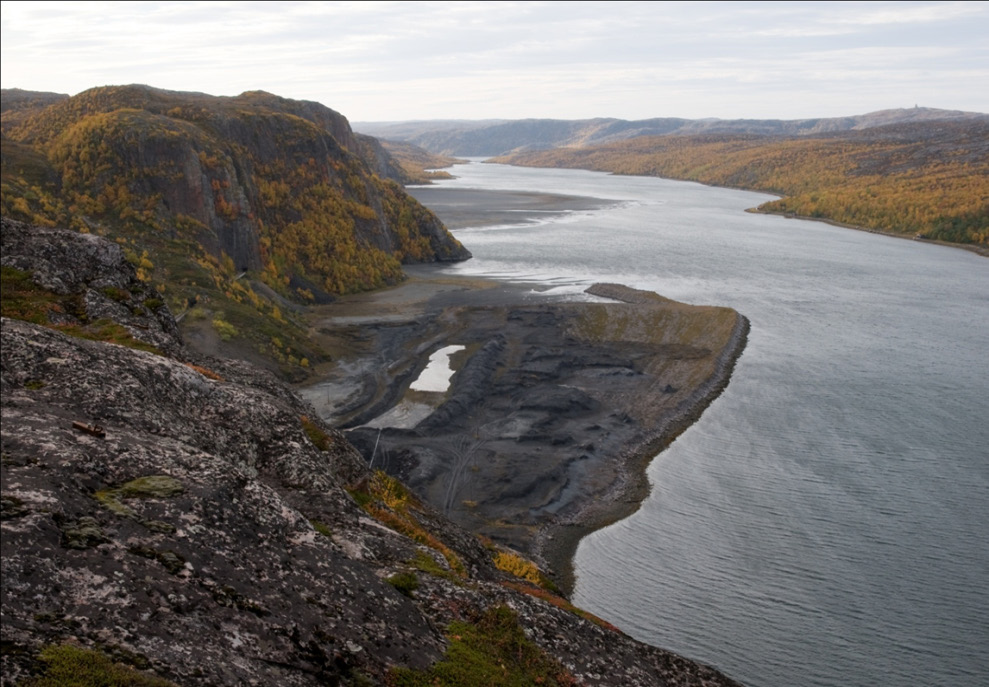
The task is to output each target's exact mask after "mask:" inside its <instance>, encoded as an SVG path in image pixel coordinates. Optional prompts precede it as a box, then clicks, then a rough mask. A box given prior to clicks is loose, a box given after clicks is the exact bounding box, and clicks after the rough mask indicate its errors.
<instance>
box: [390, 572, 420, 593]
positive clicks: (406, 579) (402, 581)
mask: <svg viewBox="0 0 989 687" xmlns="http://www.w3.org/2000/svg"><path fill="white" fill-rule="evenodd" d="M385 581H386V582H387V583H388V584H390V585H391V586H392V587H394V588H395V589H397V590H398V591H399V592H401V593H402V594H404V595H405V596H407V597H409V598H412V592H414V591H415V590H416V589H418V588H419V578H418V577H416V574H415V573H414V572H401V573H396V574H394V575H392V576H391V577H389V578H387V579H386V580H385Z"/></svg>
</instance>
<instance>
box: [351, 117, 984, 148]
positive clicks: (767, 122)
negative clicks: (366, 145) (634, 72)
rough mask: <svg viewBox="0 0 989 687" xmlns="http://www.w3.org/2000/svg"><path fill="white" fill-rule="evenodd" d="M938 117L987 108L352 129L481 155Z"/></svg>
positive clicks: (811, 131) (806, 131) (798, 132)
mask: <svg viewBox="0 0 989 687" xmlns="http://www.w3.org/2000/svg"><path fill="white" fill-rule="evenodd" d="M936 120H985V121H989V114H982V113H978V112H962V111H959V110H940V109H936V108H930V107H914V108H903V109H891V110H880V111H877V112H870V113H868V114H862V115H853V116H849V117H822V118H813V119H793V120H784V119H683V118H679V117H658V118H653V119H640V120H631V121H630V120H624V119H613V118H596V119H577V120H563V119H518V120H484V121H465V120H436V121H414V122H356V123H354V129H355V130H356V131H360V132H361V133H365V134H368V135H371V136H375V137H377V138H383V139H387V140H395V141H403V142H408V143H413V144H415V145H417V146H420V147H422V148H425V149H426V150H428V151H430V152H433V153H439V154H443V155H464V156H469V157H474V156H477V157H481V156H492V155H504V154H507V153H510V152H523V151H528V150H546V149H550V148H580V147H586V146H593V145H600V144H603V143H612V142H615V141H622V140H626V139H629V138H637V137H640V136H668V135H673V136H688V135H697V134H758V135H763V136H804V135H820V134H826V133H830V132H836V131H851V130H857V129H868V128H872V127H877V126H885V125H888V124H899V123H906V122H925V121H936Z"/></svg>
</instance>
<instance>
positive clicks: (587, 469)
mask: <svg viewBox="0 0 989 687" xmlns="http://www.w3.org/2000/svg"><path fill="white" fill-rule="evenodd" d="M591 292H592V293H593V295H595V296H597V297H598V298H599V299H600V301H601V302H564V301H562V300H560V299H559V298H558V297H557V298H552V297H549V296H545V295H541V294H539V293H538V292H537V291H535V290H534V289H533V287H532V285H518V284H514V285H513V284H506V283H502V282H493V281H482V280H458V279H455V278H452V277H450V276H448V274H447V273H445V272H444V271H443V270H441V269H440V270H437V269H436V268H428V267H420V268H417V269H415V270H412V278H411V279H410V281H409V282H407V283H406V284H404V285H402V286H400V287H397V288H395V289H392V290H390V291H385V292H379V293H376V294H365V295H362V296H358V297H353V298H350V299H341V301H339V302H337V303H334V304H332V305H328V306H325V307H324V308H322V309H321V310H320V311H319V313H318V316H317V317H316V319H315V330H316V331H317V332H318V335H319V336H320V337H321V338H322V339H323V341H324V343H325V344H326V345H328V346H330V347H332V348H334V349H335V350H337V351H339V352H340V353H341V355H340V358H339V359H338V361H337V364H336V365H335V366H333V367H332V368H331V369H329V370H327V371H326V376H325V377H324V378H323V380H322V381H321V382H320V383H318V384H315V385H311V386H309V387H307V388H305V389H302V390H301V391H302V393H303V395H304V396H305V397H306V398H307V400H309V401H310V402H311V403H313V404H314V405H315V406H316V407H317V409H318V410H319V411H320V413H321V415H322V416H323V417H324V419H326V420H328V421H330V422H331V423H333V424H335V425H336V426H338V427H340V428H343V429H347V430H349V431H348V432H347V435H348V438H349V439H350V441H351V442H352V443H354V445H356V446H357V447H358V448H359V449H360V450H361V451H362V452H363V453H364V455H365V458H367V459H368V460H369V461H371V462H372V463H373V467H381V468H383V469H385V470H386V471H387V472H389V473H390V474H393V475H395V476H397V477H399V478H401V479H402V480H403V481H405V482H406V483H407V484H409V485H410V486H411V487H412V488H413V489H414V490H415V491H416V492H417V493H418V494H419V495H420V496H421V497H423V498H424V499H426V500H427V501H429V502H430V503H431V504H433V505H434V506H435V507H437V508H439V509H440V510H442V511H443V512H444V513H445V514H446V515H447V516H449V517H450V518H451V519H453V520H454V521H455V522H457V523H459V524H461V525H463V526H464V527H466V528H468V529H470V530H473V531H475V532H478V533H480V534H483V535H485V536H488V537H490V538H491V539H494V540H495V541H498V542H500V543H503V544H507V545H509V546H512V547H514V548H516V549H518V550H521V551H523V552H526V553H527V554H529V555H532V556H534V557H536V558H537V559H540V560H541V562H543V563H544V564H547V565H548V566H549V567H550V569H551V570H553V572H554V574H555V576H556V579H557V582H558V584H560V585H561V586H562V587H564V588H565V589H569V588H570V587H571V586H572V582H573V580H572V571H571V567H570V566H571V562H570V561H571V559H572V556H573V552H574V550H575V548H576V545H577V542H578V541H579V540H580V538H581V537H582V536H583V535H584V534H586V533H588V532H590V531H592V530H593V529H596V528H598V527H601V526H603V525H605V524H608V523H610V522H613V521H615V520H616V519H619V518H621V517H625V516H626V515H628V514H629V513H631V512H633V511H634V510H635V509H636V508H637V507H638V504H639V503H640V502H641V501H642V499H643V498H644V497H645V495H646V494H647V492H648V483H647V481H646V479H645V474H644V470H645V466H646V465H647V464H648V462H649V460H650V459H651V458H652V457H653V456H654V455H655V454H656V453H657V452H658V451H659V450H661V449H662V448H663V447H664V446H665V445H666V444H668V443H669V442H670V441H672V439H673V438H674V437H675V436H676V435H677V434H678V433H679V432H680V431H682V429H683V428H685V427H686V426H687V425H688V424H689V423H690V422H692V421H693V420H694V419H696V417H697V416H698V415H699V414H700V412H702V410H703V409H704V408H705V407H706V405H707V404H708V403H709V402H710V401H711V400H712V399H713V398H714V397H715V396H716V395H717V394H718V393H720V391H721V389H722V388H723V387H724V384H725V383H726V382H727V380H728V377H729V376H730V373H731V368H732V366H733V364H734V361H735V359H736V358H737V356H738V355H739V354H740V352H741V350H742V348H743V347H744V342H745V335H746V332H747V327H748V323H747V321H746V320H745V318H743V317H741V316H740V315H738V313H736V312H735V311H733V310H730V309H728V308H717V307H699V306H689V305H684V304H682V303H677V302H674V301H671V300H668V299H665V298H662V297H660V296H657V295H656V294H652V293H648V292H643V291H636V290H633V289H629V288H626V287H623V286H618V285H596V286H595V287H592V289H591ZM453 345H457V346H462V347H463V350H462V351H460V352H458V353H455V354H454V355H453V356H452V358H451V365H452V367H453V370H454V374H453V377H452V379H451V383H450V387H449V389H448V390H447V391H446V392H445V393H436V392H422V391H414V390H410V388H409V387H410V385H411V384H412V382H414V381H415V380H416V378H417V377H418V376H419V374H420V373H421V372H422V371H423V369H424V368H425V367H426V364H427V360H428V358H429V356H430V355H431V354H432V353H433V352H435V351H437V350H439V349H441V348H443V347H446V346H453Z"/></svg>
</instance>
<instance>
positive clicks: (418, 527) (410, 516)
mask: <svg viewBox="0 0 989 687" xmlns="http://www.w3.org/2000/svg"><path fill="white" fill-rule="evenodd" d="M350 494H351V496H353V497H354V500H355V501H357V504H358V505H359V506H360V507H361V508H363V509H364V510H365V511H367V513H368V514H369V515H371V516H372V517H374V519H375V520H377V521H378V522H380V523H382V524H384V525H387V526H388V527H391V528H392V529H394V530H395V531H396V532H400V533H402V534H404V535H405V536H407V537H409V538H410V539H412V540H413V541H415V542H418V543H419V544H423V545H424V546H428V547H429V548H431V549H433V550H434V551H437V552H438V553H440V554H441V555H442V556H443V558H444V559H446V562H447V565H449V567H450V570H451V571H453V573H455V574H456V575H457V576H458V577H461V578H465V577H467V569H466V568H465V567H464V564H463V561H461V560H460V558H459V557H458V556H457V554H455V553H454V552H453V550H452V549H450V547H448V546H447V545H446V544H444V543H443V542H442V541H440V539H439V538H438V537H436V535H434V534H432V533H431V532H429V530H427V529H426V528H425V527H424V526H423V525H422V523H421V522H420V520H419V517H418V514H419V513H421V510H422V506H421V504H420V502H419V500H418V499H417V498H416V497H415V496H413V495H412V494H411V492H409V490H408V488H407V487H406V486H405V485H403V484H402V483H401V482H399V481H398V480H397V479H395V478H394V477H391V476H389V475H387V474H386V473H385V472H384V471H383V470H376V471H375V472H374V474H373V475H372V476H371V479H369V480H367V481H366V482H365V483H363V484H361V485H358V486H357V487H355V488H353V489H351V490H350Z"/></svg>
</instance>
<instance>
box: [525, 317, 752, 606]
mask: <svg viewBox="0 0 989 687" xmlns="http://www.w3.org/2000/svg"><path fill="white" fill-rule="evenodd" d="M750 328H751V324H750V322H749V320H748V318H746V317H745V316H744V315H742V314H740V313H738V314H737V321H736V324H735V328H734V331H733V332H732V336H731V341H730V342H729V345H728V346H726V347H725V349H724V350H723V351H722V353H721V355H720V356H719V360H718V364H717V373H716V374H715V375H714V376H712V377H711V378H710V379H709V380H708V382H707V383H705V384H704V385H702V386H701V387H699V388H698V389H696V390H695V391H694V392H693V393H692V394H691V398H689V399H688V400H687V401H684V402H683V403H682V404H681V407H680V408H678V409H677V411H676V412H675V413H674V414H672V415H671V416H669V417H668V418H666V420H665V421H664V422H663V423H661V424H660V425H659V426H658V427H656V428H654V429H653V431H652V432H651V434H650V435H648V436H647V437H645V438H644V439H643V440H642V442H641V443H640V444H639V445H638V446H630V447H628V448H627V449H626V451H625V452H624V453H625V455H624V456H620V457H619V460H621V461H622V467H623V474H622V478H621V479H620V480H619V481H618V482H617V483H615V484H614V485H613V487H612V489H611V490H609V492H608V493H606V494H604V495H603V498H602V499H601V500H599V501H594V502H592V503H590V504H588V505H586V506H584V507H582V508H579V509H577V510H576V511H575V512H574V513H572V514H570V515H569V516H568V517H567V518H566V520H565V521H563V522H559V523H553V524H550V525H548V526H546V527H544V528H542V530H541V531H540V533H539V535H537V537H536V552H537V554H538V555H539V556H540V557H541V558H542V559H544V560H545V561H546V563H547V564H548V565H549V567H550V568H551V570H552V571H553V573H554V576H555V579H556V582H557V584H558V585H559V586H560V587H561V589H563V590H564V592H565V594H566V595H567V597H568V598H569V597H570V596H572V594H573V589H574V585H575V584H576V581H577V577H576V570H575V569H574V558H575V556H576V553H577V548H578V546H579V545H580V542H581V540H582V539H583V538H584V537H586V536H587V535H589V534H592V533H594V532H596V531H598V530H600V529H604V528H605V527H608V526H609V525H612V524H614V523H616V522H620V521H621V520H624V519H625V518H628V517H629V516H631V515H633V514H635V512H636V511H638V510H639V508H640V507H641V506H642V503H643V502H644V501H645V500H646V498H648V496H649V493H650V492H651V490H652V488H651V485H650V484H649V477H648V469H649V466H650V465H651V464H652V462H653V460H655V459H656V458H657V457H658V456H659V454H661V453H662V452H663V451H665V450H666V449H667V448H668V447H669V446H670V445H671V444H672V443H673V442H674V441H676V439H677V437H679V436H680V434H682V433H683V432H684V431H686V430H687V429H688V428H689V427H690V426H691V425H693V424H694V423H695V422H697V421H698V420H699V419H700V417H701V415H703V413H704V411H706V410H707V408H708V407H709V406H710V405H711V403H713V402H714V400H715V399H716V398H717V397H718V396H720V395H721V394H722V392H723V391H724V390H725V389H726V388H727V387H728V384H729V382H730V381H731V376H732V374H733V372H734V370H735V365H736V363H737V362H738V360H739V358H741V356H742V353H743V352H744V351H745V347H746V345H747V343H748V335H749V330H750Z"/></svg>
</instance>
